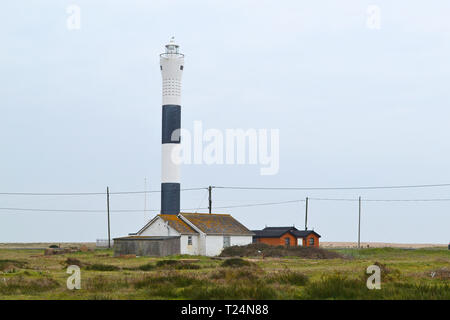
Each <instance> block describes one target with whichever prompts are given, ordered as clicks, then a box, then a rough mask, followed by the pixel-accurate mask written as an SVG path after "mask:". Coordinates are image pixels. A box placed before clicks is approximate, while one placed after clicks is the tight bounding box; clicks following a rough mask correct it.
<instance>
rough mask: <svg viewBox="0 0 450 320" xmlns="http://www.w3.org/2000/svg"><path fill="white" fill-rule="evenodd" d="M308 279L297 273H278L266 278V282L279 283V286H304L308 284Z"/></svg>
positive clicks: (287, 271)
mask: <svg viewBox="0 0 450 320" xmlns="http://www.w3.org/2000/svg"><path fill="white" fill-rule="evenodd" d="M308 280H309V279H308V277H307V276H306V275H305V274H303V273H301V272H298V271H290V270H285V271H280V272H275V273H272V274H270V275H269V276H268V277H267V282H269V283H281V284H289V285H295V286H304V285H306V284H307V283H308Z"/></svg>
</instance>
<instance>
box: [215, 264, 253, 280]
mask: <svg viewBox="0 0 450 320" xmlns="http://www.w3.org/2000/svg"><path fill="white" fill-rule="evenodd" d="M260 274H262V272H261V271H260V270H256V269H255V268H249V267H243V268H219V269H217V270H215V271H213V272H211V273H210V274H209V277H210V278H211V279H214V280H225V281H249V282H252V281H255V280H257V279H258V278H259V275H260Z"/></svg>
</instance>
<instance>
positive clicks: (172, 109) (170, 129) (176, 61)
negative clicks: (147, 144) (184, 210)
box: [160, 37, 184, 214]
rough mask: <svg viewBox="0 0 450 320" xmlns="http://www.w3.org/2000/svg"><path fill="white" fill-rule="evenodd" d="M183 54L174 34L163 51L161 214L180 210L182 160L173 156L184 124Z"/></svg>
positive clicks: (175, 212)
mask: <svg viewBox="0 0 450 320" xmlns="http://www.w3.org/2000/svg"><path fill="white" fill-rule="evenodd" d="M183 67H184V55H183V54H181V53H180V52H179V46H178V45H177V44H176V43H175V41H174V38H173V37H172V39H170V42H169V44H167V45H166V51H165V52H164V53H162V54H161V55H160V68H161V75H162V159H161V160H162V163H161V214H178V213H180V163H179V161H176V159H174V158H173V154H174V150H175V149H176V148H179V144H180V132H179V129H180V128H181V76H182V74H183Z"/></svg>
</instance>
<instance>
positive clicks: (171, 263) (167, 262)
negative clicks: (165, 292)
mask: <svg viewBox="0 0 450 320" xmlns="http://www.w3.org/2000/svg"><path fill="white" fill-rule="evenodd" d="M178 264H180V262H179V261H177V260H159V261H158V262H156V266H157V267H167V266H168V267H171V266H175V265H178Z"/></svg>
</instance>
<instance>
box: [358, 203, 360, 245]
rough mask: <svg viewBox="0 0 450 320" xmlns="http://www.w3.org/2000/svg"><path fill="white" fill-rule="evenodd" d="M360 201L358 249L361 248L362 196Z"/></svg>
mask: <svg viewBox="0 0 450 320" xmlns="http://www.w3.org/2000/svg"><path fill="white" fill-rule="evenodd" d="M358 202H359V215H358V249H359V248H361V197H359V199H358Z"/></svg>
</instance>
